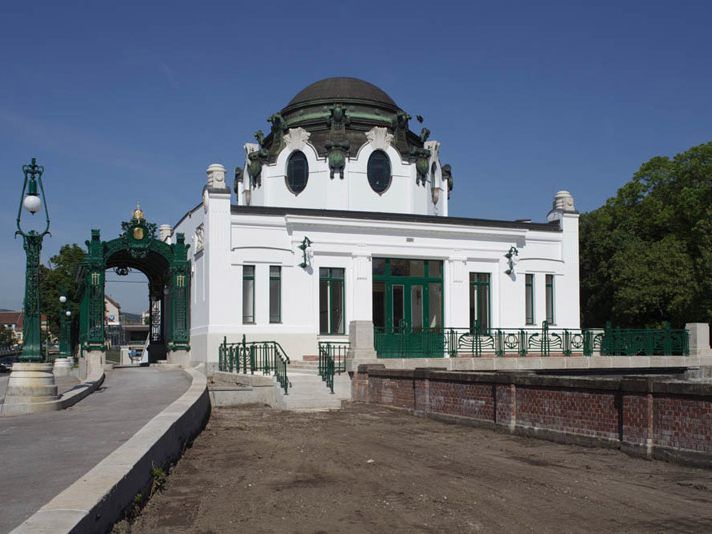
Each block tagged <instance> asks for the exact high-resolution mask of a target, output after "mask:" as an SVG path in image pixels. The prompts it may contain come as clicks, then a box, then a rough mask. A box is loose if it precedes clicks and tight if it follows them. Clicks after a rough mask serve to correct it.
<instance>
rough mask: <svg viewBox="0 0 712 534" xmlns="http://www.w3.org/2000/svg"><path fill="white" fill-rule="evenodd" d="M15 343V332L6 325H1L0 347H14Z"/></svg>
mask: <svg viewBox="0 0 712 534" xmlns="http://www.w3.org/2000/svg"><path fill="white" fill-rule="evenodd" d="M15 343H16V339H15V332H13V331H12V328H8V327H7V326H5V325H0V347H5V346H7V345H14V344H15Z"/></svg>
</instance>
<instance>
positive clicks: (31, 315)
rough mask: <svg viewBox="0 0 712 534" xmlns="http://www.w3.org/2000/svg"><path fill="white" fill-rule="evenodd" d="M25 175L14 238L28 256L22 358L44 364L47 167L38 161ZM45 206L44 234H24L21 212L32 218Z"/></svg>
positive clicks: (31, 232) (34, 231)
mask: <svg viewBox="0 0 712 534" xmlns="http://www.w3.org/2000/svg"><path fill="white" fill-rule="evenodd" d="M22 172H23V173H24V174H25V181H24V184H23V186H22V196H21V197H20V207H19V209H18V211H17V232H15V236H17V235H21V236H22V240H23V242H24V249H25V254H26V255H27V263H26V271H25V316H24V324H23V326H22V338H23V344H22V354H21V355H20V358H19V360H20V361H21V362H42V361H44V356H43V354H42V338H41V327H40V284H39V269H40V253H41V251H42V238H44V236H45V235H47V234H49V212H48V211H47V199H46V198H45V193H44V187H43V185H42V174H43V173H44V167H42V166H41V165H37V161H36V159H35V158H32V162H31V163H30V164H29V165H23V166H22ZM43 203H44V212H45V225H44V230H42V231H41V232H38V231H37V230H29V231H24V230H23V229H22V225H21V222H22V208H25V209H26V210H27V211H29V212H30V213H31V214H32V215H33V216H34V215H35V213H37V212H38V211H40V209H41V208H42V204H43Z"/></svg>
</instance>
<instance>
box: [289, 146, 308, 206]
mask: <svg viewBox="0 0 712 534" xmlns="http://www.w3.org/2000/svg"><path fill="white" fill-rule="evenodd" d="M308 179H309V163H308V162H307V157H306V156H305V155H304V152H300V151H299V150H297V151H296V152H294V153H293V154H292V155H291V156H289V160H288V161H287V187H288V188H289V190H290V191H291V192H292V193H294V194H295V195H298V194H299V193H301V192H302V191H304V188H305V187H306V186H307V180H308Z"/></svg>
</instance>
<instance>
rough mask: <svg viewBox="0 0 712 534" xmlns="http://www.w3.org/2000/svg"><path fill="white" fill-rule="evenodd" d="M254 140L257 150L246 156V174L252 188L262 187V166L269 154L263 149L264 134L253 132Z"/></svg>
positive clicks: (259, 131)
mask: <svg viewBox="0 0 712 534" xmlns="http://www.w3.org/2000/svg"><path fill="white" fill-rule="evenodd" d="M255 139H257V143H259V148H258V149H257V150H253V151H252V152H250V153H249V154H248V155H247V159H248V160H249V161H248V163H247V173H248V174H249V175H250V185H251V187H252V188H255V187H261V186H262V165H263V164H264V163H265V162H266V161H267V158H268V157H269V153H268V152H267V149H266V148H265V134H264V132H263V131H262V130H257V131H256V132H255Z"/></svg>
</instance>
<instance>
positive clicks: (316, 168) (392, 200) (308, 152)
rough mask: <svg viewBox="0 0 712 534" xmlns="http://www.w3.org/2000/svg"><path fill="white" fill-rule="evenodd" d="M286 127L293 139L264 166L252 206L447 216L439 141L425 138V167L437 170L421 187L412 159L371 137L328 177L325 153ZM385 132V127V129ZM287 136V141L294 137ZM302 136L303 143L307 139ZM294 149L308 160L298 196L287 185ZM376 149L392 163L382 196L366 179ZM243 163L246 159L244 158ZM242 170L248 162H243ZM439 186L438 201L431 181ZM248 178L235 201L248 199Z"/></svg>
mask: <svg viewBox="0 0 712 534" xmlns="http://www.w3.org/2000/svg"><path fill="white" fill-rule="evenodd" d="M297 130H301V128H296V129H291V130H289V132H290V134H292V137H293V138H294V139H295V140H293V141H290V142H288V143H287V146H286V147H285V148H284V149H283V150H282V151H281V152H280V154H279V156H278V157H277V160H276V161H275V162H274V163H272V164H265V165H263V167H262V174H261V185H260V186H259V187H255V188H253V189H252V190H251V191H250V194H249V195H250V202H249V204H250V205H251V206H283V207H294V208H316V209H319V208H324V207H326V206H328V207H329V209H333V210H351V211H373V210H374V209H377V210H378V211H382V212H389V213H417V214H422V215H447V213H448V210H447V204H448V198H447V184H445V183H444V182H443V180H442V171H441V165H440V160H439V148H440V144H439V143H438V142H437V141H428V142H427V144H426V146H427V147H428V148H429V149H430V150H431V158H430V162H429V167H428V168H429V169H432V168H433V164H435V172H434V173H433V172H430V171H429V172H428V176H427V178H426V180H427V183H426V184H425V185H423V184H422V183H421V184H417V183H416V170H415V163H413V162H410V161H407V160H405V159H403V157H402V156H401V154H400V153H399V152H398V151H397V150H396V149H395V148H393V146H392V145H390V144H388V143H385V142H383V141H382V140H379V139H380V138H378V137H374V140H373V141H371V142H367V143H365V144H364V145H362V146H361V147H360V148H359V151H358V153H357V154H356V156H355V157H353V158H347V161H346V168H345V171H344V178H343V179H341V178H340V177H339V175H338V174H336V175H334V178H330V171H329V165H328V163H327V159H326V158H325V157H319V156H318V154H317V152H316V150H315V148H314V147H313V146H312V145H311V144H310V143H309V141H308V134H307V133H306V132H304V131H303V130H301V132H303V133H301V132H299V134H300V135H297V133H293V132H296V131H297ZM384 130H385V129H384ZM292 137H290V139H291V138H292ZM305 139H306V141H305ZM256 149H257V145H255V144H252V143H248V144H246V145H245V154H246V155H247V154H249V153H250V152H252V151H254V150H256ZM296 150H301V151H302V152H303V153H304V155H305V156H306V158H307V162H308V164H309V179H308V182H307V186H306V188H305V189H304V190H303V191H302V192H301V193H299V194H297V195H295V194H294V193H292V192H291V191H290V190H289V188H288V187H287V185H286V181H285V177H286V173H287V161H288V159H289V157H290V156H291V155H292V153H294V152H295V151H296ZM375 150H383V151H384V152H386V153H387V154H388V157H389V160H390V163H391V174H392V181H391V184H390V186H389V187H388V189H387V190H386V191H384V192H383V193H382V194H378V193H376V192H375V191H374V190H373V189H372V188H371V186H370V185H369V183H368V178H367V172H366V169H367V164H368V159H369V157H370V156H371V154H372V153H373V152H374V151H375ZM246 161H247V160H246ZM245 168H247V163H246V162H245ZM433 180H434V181H435V185H436V187H437V188H438V189H439V190H440V194H439V199H438V202H437V204H435V203H433V200H432V199H433V195H432V191H431V189H432V184H433ZM249 183H250V180H249V178H248V177H247V176H245V179H244V181H243V188H242V191H241V192H240V195H239V199H238V203H239V204H240V205H245V204H246V203H247V200H246V195H245V190H246V189H247V188H248V187H249Z"/></svg>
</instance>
